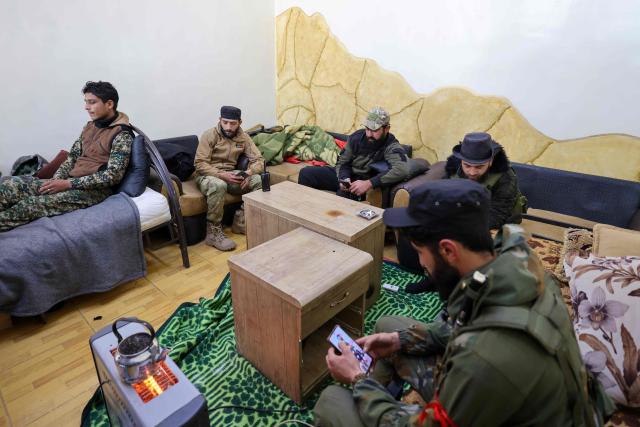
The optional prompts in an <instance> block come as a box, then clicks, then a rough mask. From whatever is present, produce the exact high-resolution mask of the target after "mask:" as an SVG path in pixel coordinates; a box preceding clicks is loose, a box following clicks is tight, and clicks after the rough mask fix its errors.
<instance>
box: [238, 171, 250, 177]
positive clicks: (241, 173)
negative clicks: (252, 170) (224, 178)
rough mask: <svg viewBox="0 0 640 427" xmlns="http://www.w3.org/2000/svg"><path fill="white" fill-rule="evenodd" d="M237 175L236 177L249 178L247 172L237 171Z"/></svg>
mask: <svg viewBox="0 0 640 427" xmlns="http://www.w3.org/2000/svg"><path fill="white" fill-rule="evenodd" d="M235 174H236V176H241V177H242V178H246V177H248V176H249V175H247V173H246V172H245V171H237V172H236V173H235Z"/></svg>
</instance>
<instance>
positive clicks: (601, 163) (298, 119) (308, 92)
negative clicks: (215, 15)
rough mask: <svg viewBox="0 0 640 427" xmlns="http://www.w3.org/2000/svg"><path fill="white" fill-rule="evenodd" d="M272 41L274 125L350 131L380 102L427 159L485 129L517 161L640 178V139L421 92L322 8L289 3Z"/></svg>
mask: <svg viewBox="0 0 640 427" xmlns="http://www.w3.org/2000/svg"><path fill="white" fill-rule="evenodd" d="M276 43H277V45H276V50H277V52H276V54H277V57H276V66H277V79H278V81H277V95H276V98H277V99H276V108H277V111H276V113H277V117H278V123H279V124H314V125H318V126H320V127H322V128H324V129H326V130H331V131H334V132H340V133H351V132H353V131H355V130H357V129H358V128H360V127H361V125H360V123H361V122H362V120H363V117H364V115H365V114H366V111H367V110H368V109H369V108H371V107H373V106H375V105H381V106H383V107H384V108H385V109H387V111H389V113H390V114H391V132H393V133H394V134H395V135H396V137H397V138H398V139H399V140H400V142H402V143H403V144H411V145H412V146H413V147H414V150H415V154H414V156H417V157H422V158H425V159H427V160H429V161H430V162H432V163H433V162H435V161H438V160H444V159H445V158H446V157H447V156H448V155H449V154H450V152H451V148H452V147H453V145H455V144H456V143H457V142H458V141H459V140H460V139H461V138H462V137H463V136H464V134H465V133H467V132H473V131H486V132H489V133H490V134H491V135H492V136H493V137H494V139H495V140H496V141H498V142H500V143H501V144H502V145H503V146H504V147H505V149H506V151H507V153H508V154H509V157H510V158H511V159H512V160H513V161H516V162H521V163H530V164H535V165H539V166H547V167H551V168H558V169H565V170H570V171H576V172H583V173H589V174H594V175H602V176H609V177H613V178H621V179H627V180H634V181H640V138H638V137H634V136H630V135H624V134H606V135H596V136H590V137H585V138H579V139H572V140H563V141H560V140H555V139H553V138H550V137H548V136H546V135H544V134H542V133H540V132H539V131H538V130H536V129H535V128H534V127H533V126H531V125H530V124H529V123H528V122H527V120H526V119H525V118H524V117H523V116H522V115H521V114H520V113H519V112H518V110H517V109H516V108H515V107H514V106H513V105H511V103H510V102H509V101H508V100H507V99H506V98H502V97H497V96H484V95H477V94H474V93H473V92H471V91H469V90H467V89H464V88H458V87H445V88H441V89H438V90H436V91H435V92H433V93H430V94H418V93H416V92H415V91H414V90H413V89H412V88H411V86H410V85H409V84H408V83H407V82H406V81H405V80H404V78H403V77H402V76H401V75H400V74H398V73H395V72H392V71H388V70H385V69H382V68H381V67H380V66H378V64H377V63H376V62H375V61H374V60H372V59H368V58H358V57H356V56H353V55H351V54H350V53H349V52H348V51H347V49H346V48H345V47H344V46H343V45H342V43H340V41H339V40H337V39H336V37H335V36H334V35H333V34H331V32H330V30H329V27H328V26H327V23H326V21H325V19H324V17H323V16H322V15H320V14H317V13H316V14H314V15H312V16H308V15H306V14H305V13H304V12H303V11H302V10H301V9H299V8H290V9H287V10H286V11H285V12H283V13H282V14H280V15H279V16H278V17H277V18H276ZM549 114H553V110H551V109H550V110H549Z"/></svg>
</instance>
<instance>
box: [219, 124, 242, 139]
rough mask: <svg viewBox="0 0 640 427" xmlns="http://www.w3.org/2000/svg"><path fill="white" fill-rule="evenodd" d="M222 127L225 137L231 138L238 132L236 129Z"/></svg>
mask: <svg viewBox="0 0 640 427" xmlns="http://www.w3.org/2000/svg"><path fill="white" fill-rule="evenodd" d="M220 129H222V133H223V134H224V136H225V137H227V138H229V139H232V138H233V137H235V136H236V135H237V134H238V131H237V130H225V129H224V128H222V127H221V128H220Z"/></svg>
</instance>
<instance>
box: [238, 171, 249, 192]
mask: <svg viewBox="0 0 640 427" xmlns="http://www.w3.org/2000/svg"><path fill="white" fill-rule="evenodd" d="M245 173H246V174H247V176H246V177H245V178H244V179H243V180H242V183H241V184H240V188H242V189H243V190H246V189H247V188H249V184H250V183H251V171H246V172H245Z"/></svg>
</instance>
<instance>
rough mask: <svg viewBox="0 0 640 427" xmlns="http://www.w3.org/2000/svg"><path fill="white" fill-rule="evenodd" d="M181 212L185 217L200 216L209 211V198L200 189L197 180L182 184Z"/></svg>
mask: <svg viewBox="0 0 640 427" xmlns="http://www.w3.org/2000/svg"><path fill="white" fill-rule="evenodd" d="M180 210H181V211H182V215H183V216H193V215H198V214H201V213H203V212H206V211H207V198H206V197H204V194H202V193H201V192H200V190H199V189H198V186H197V185H196V180H195V179H189V180H187V181H184V182H183V183H182V195H181V196H180Z"/></svg>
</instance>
